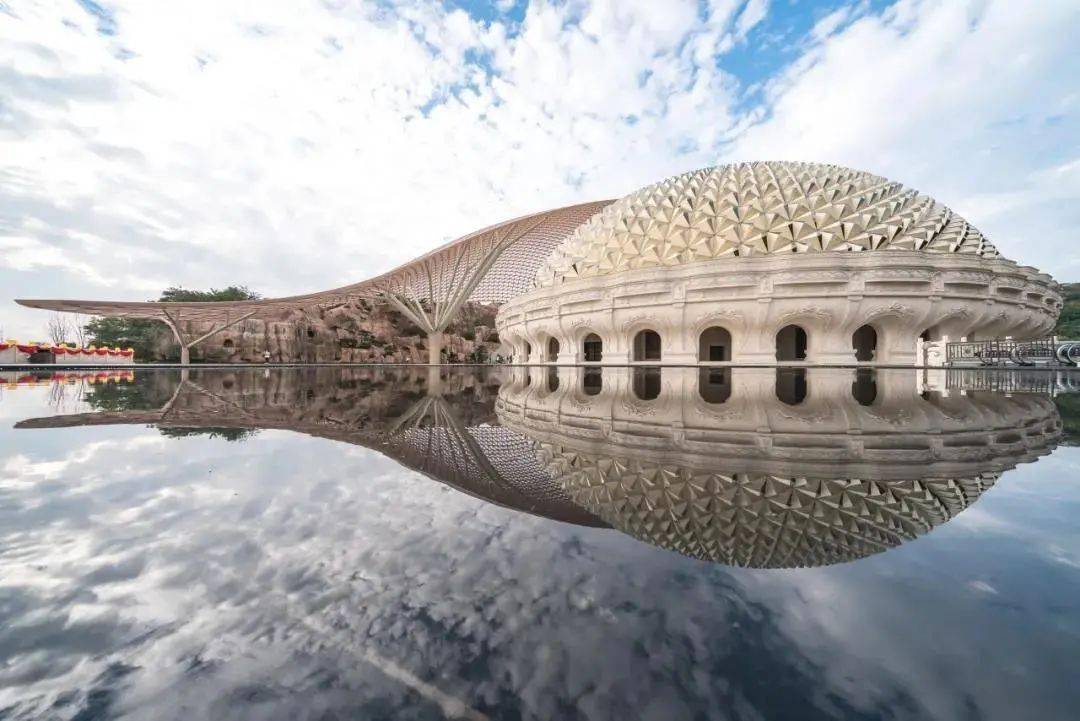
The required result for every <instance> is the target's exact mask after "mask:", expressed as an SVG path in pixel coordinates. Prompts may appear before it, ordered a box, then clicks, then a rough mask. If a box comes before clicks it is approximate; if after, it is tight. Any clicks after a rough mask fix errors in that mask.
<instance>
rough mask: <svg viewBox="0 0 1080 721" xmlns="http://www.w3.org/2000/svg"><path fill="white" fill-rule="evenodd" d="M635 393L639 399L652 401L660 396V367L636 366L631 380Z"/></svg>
mask: <svg viewBox="0 0 1080 721" xmlns="http://www.w3.org/2000/svg"><path fill="white" fill-rule="evenodd" d="M631 386H633V389H634V395H635V396H636V397H637V398H638V400H642V401H651V400H653V399H655V398H659V397H660V369H659V368H635V369H634V377H633V379H632V381H631Z"/></svg>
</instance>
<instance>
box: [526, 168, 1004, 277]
mask: <svg viewBox="0 0 1080 721" xmlns="http://www.w3.org/2000/svg"><path fill="white" fill-rule="evenodd" d="M875 250H908V251H922V252H927V253H961V254H970V255H978V256H983V257H988V258H996V257H999V254H998V251H997V249H996V248H994V246H993V245H991V244H990V242H989V241H988V240H987V239H986V238H985V237H983V235H982V233H980V232H979V231H978V230H977V229H975V228H974V227H973V226H971V225H970V224H969V223H968V222H967V221H966V220H964V219H963V218H962V217H960V216H959V215H957V214H956V213H954V212H953V211H951V210H950V209H949V208H947V207H946V206H944V205H942V204H941V203H939V202H937V201H935V200H933V199H932V198H929V197H927V196H925V195H922V194H920V193H918V192H916V191H914V190H911V189H910V188H906V187H905V186H903V185H901V184H900V183H895V182H892V181H889V180H886V179H885V178H882V177H880V176H877V175H872V174H870V173H864V172H861V171H858V170H852V169H850V168H845V167H842V166H838V165H825V164H820V163H801V162H756V163H735V164H731V165H721V166H717V167H714V168H704V169H702V170H696V171H693V172H689V173H684V174H682V175H676V176H673V177H670V178H667V179H666V180H662V181H660V182H659V183H654V184H653V185H649V186H646V187H644V188H642V189H640V190H638V191H636V192H634V193H631V194H630V195H627V196H626V197H624V198H622V199H620V200H617V201H616V202H614V203H612V204H610V205H608V206H606V207H605V208H604V209H603V210H601V211H600V212H599V213H597V214H596V215H594V216H593V217H592V218H591V219H589V221H588V222H586V223H584V224H583V225H581V226H580V227H579V228H577V230H575V231H574V233H573V234H572V235H570V236H569V237H568V238H567V239H566V240H565V241H564V242H563V243H562V244H561V245H559V247H558V248H556V249H555V250H554V251H553V252H552V254H551V256H550V257H549V258H548V259H547V261H546V262H545V263H544V264H543V265H541V266H540V268H539V270H538V271H537V273H536V278H535V280H534V286H540V287H543V286H550V285H554V284H557V283H560V282H562V281H564V280H572V279H574V278H586V277H592V276H600V275H609V274H612V273H619V272H622V271H625V270H634V269H637V268H649V267H657V266H675V265H682V264H684V263H693V262H695V261H702V260H715V259H718V258H728V257H730V258H736V257H752V256H760V255H769V254H778V253H814V252H835V251H839V252H861V251H875Z"/></svg>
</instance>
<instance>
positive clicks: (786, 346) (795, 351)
mask: <svg viewBox="0 0 1080 721" xmlns="http://www.w3.org/2000/svg"><path fill="white" fill-rule="evenodd" d="M807 340H808V339H807V337H806V331H805V330H803V328H802V327H800V326H797V325H789V326H785V327H784V328H782V329H781V330H780V332H779V333H777V334H776V360H778V361H802V360H806V349H807V345H808V344H807Z"/></svg>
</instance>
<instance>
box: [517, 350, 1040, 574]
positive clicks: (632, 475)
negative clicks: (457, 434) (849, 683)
mask: <svg viewBox="0 0 1080 721" xmlns="http://www.w3.org/2000/svg"><path fill="white" fill-rule="evenodd" d="M564 372H565V374H566V376H567V378H566V379H564V382H563V384H562V385H563V386H564V387H565V388H566V389H567V390H566V391H565V392H564V393H562V394H561V395H546V396H544V397H539V396H538V395H536V394H533V393H530V392H529V389H528V388H527V387H525V386H522V385H520V384H516V383H514V382H510V383H507V384H505V385H504V386H503V387H502V389H501V390H500V393H499V405H498V408H497V411H498V415H499V422H500V423H501V424H502V425H504V426H507V427H510V428H513V429H514V430H516V431H518V432H519V433H521V434H522V435H525V436H529V437H530V438H532V439H533V441H534V444H533V449H534V453H535V454H536V455H537V457H538V458H539V459H540V460H541V463H542V464H543V465H544V466H545V467H546V468H547V469H548V472H549V474H550V475H551V477H552V478H554V479H555V480H556V481H557V482H558V483H559V485H560V486H561V487H562V488H564V489H565V490H566V491H567V493H568V494H569V495H570V497H571V499H572V500H573V501H574V502H575V503H578V504H579V505H581V507H582V508H584V509H586V510H588V511H589V512H590V513H592V514H594V515H595V516H597V517H598V518H600V519H602V520H603V521H604V522H606V523H607V524H609V525H611V526H612V527H613V528H616V529H618V530H620V531H622V532H624V533H626V534H628V535H631V536H633V537H634V538H637V539H639V540H641V541H644V542H646V543H650V544H653V545H656V546H659V547H661V548H665V549H669V550H672V551H676V552H678V553H682V554H684V555H687V556H692V557H695V558H699V559H704V560H708V561H714V562H718V563H724V564H729V565H734V566H746V567H753V568H792V567H805V566H821V565H828V564H833V563H839V562H844V561H850V560H854V559H858V558H863V557H865V556H868V555H871V554H874V553H878V552H880V551H884V550H886V549H889V548H892V547H894V546H897V545H900V544H901V543H904V542H905V541H908V540H911V539H913V538H916V537H917V536H920V535H922V534H924V533H927V532H928V531H930V530H931V529H933V528H934V527H936V526H938V525H940V524H942V523H944V522H946V521H948V520H949V519H950V518H952V517H953V516H955V515H956V514H957V513H960V512H961V511H963V510H964V509H965V508H967V507H968V506H969V505H971V504H972V503H974V502H975V501H976V500H978V498H979V497H980V496H981V495H982V493H983V492H985V491H986V490H987V489H988V488H990V487H991V486H992V485H993V484H994V482H995V481H996V480H997V479H998V477H999V476H1000V474H1001V473H1002V472H1003V471H1004V470H1007V469H1009V468H1012V467H1013V466H1015V465H1016V464H1017V463H1022V462H1026V461H1030V460H1033V459H1034V458H1036V457H1038V456H1039V455H1042V454H1044V453H1046V452H1048V451H1049V450H1051V449H1052V448H1053V447H1054V445H1055V444H1056V441H1057V438H1058V436H1059V435H1060V419H1059V417H1058V414H1057V410H1056V408H1055V406H1054V404H1053V402H1052V401H1051V400H1050V399H1049V398H1047V397H1043V396H1038V395H1017V396H1011V397H1010V396H1006V395H1002V394H990V393H974V394H963V395H962V394H959V393H957V394H953V395H943V394H935V393H930V394H926V395H925V396H923V395H921V394H920V393H919V392H917V389H916V387H915V379H916V376H915V374H913V373H911V372H907V371H897V372H890V371H877V372H867V371H865V370H860V371H858V372H850V371H837V370H825V369H798V370H788V369H746V368H736V369H724V370H723V371H722V372H723V373H726V374H728V375H727V376H726V377H725V378H723V379H722V382H718V380H721V379H715V378H713V377H712V374H713V372H714V370H713V369H701V370H699V369H690V368H686V369H683V368H665V369H663V370H662V371H660V370H659V369H629V370H614V369H613V370H610V371H607V372H606V377H605V385H604V392H603V394H602V397H595V398H594V397H587V396H586V395H585V394H583V393H579V392H575V391H574V390H573V388H574V383H573V378H572V376H573V375H574V374H575V373H578V372H579V371H577V370H576V369H565V370H564ZM645 373H648V374H649V375H648V376H647V377H648V378H649V382H650V383H652V384H653V385H654V386H655V387H656V388H658V389H659V391H658V392H657V393H656V395H655V396H653V397H652V398H651V399H650V403H649V404H642V403H640V397H641V396H640V394H639V393H638V389H639V387H640V386H641V385H642V383H643V381H642V376H644V374H645ZM725 384H726V386H727V388H726V389H724V391H723V392H717V390H716V386H720V385H725ZM578 385H579V386H580V385H581V384H580V383H579V384H578Z"/></svg>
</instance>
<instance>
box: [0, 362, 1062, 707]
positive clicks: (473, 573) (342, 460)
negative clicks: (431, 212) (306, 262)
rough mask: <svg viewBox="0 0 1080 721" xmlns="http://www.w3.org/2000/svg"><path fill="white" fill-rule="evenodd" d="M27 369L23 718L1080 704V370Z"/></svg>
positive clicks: (16, 408) (7, 534)
mask: <svg viewBox="0 0 1080 721" xmlns="http://www.w3.org/2000/svg"><path fill="white" fill-rule="evenodd" d="M1033 378H1034V380H1033ZM4 380H6V381H8V383H7V386H6V387H5V388H4V389H3V390H2V396H0V467H2V469H3V473H2V476H0V719H31V718H33V719H38V718H47V719H52V718H55V719H111V718H130V719H353V718H362V719H382V718H386V719H391V718H392V719H429V718H431V719H437V718H465V719H518V718H527V719H555V718H566V719H637V718H641V719H658V720H659V719H683V718H685V719H832V718H845V719H847V718H852V719H925V718H935V719H1009V720H1012V719H1074V718H1077V713H1078V711H1077V709H1078V708H1080V685H1078V684H1077V682H1076V679H1077V678H1078V677H1080V673H1078V672H1080V660H1078V659H1080V521H1078V520H1077V519H1078V518H1080V448H1078V447H1077V444H1078V442H1080V433H1078V429H1080V395H1071V394H1068V393H1063V392H1062V391H1067V390H1069V389H1070V386H1080V379H1078V378H1073V379H1069V378H1067V377H1061V376H1058V377H1051V376H1048V375H1041V376H1024V377H1020V376H1015V375H1005V374H1001V375H992V374H989V375H988V374H986V373H973V374H968V375H963V374H956V375H951V376H949V377H945V376H940V377H937V378H927V377H926V376H925V375H920V374H917V373H914V372H905V371H878V372H860V373H854V372H850V371H844V370H810V371H805V372H803V371H774V370H761V369H706V370H700V371H699V370H698V369H664V370H663V372H662V373H661V372H658V371H644V370H641V371H631V370H629V369H608V370H605V371H603V372H601V371H599V370H592V371H585V370H583V369H576V368H571V369H561V370H555V369H547V368H532V369H522V368H517V369H509V368H490V369H480V370H476V369H459V370H443V371H442V372H441V373H440V372H438V371H429V370H427V369H420V370H401V369H397V370H389V369H384V370H377V369H330V368H320V369H291V370H262V369H258V370H245V371H239V372H234V371H219V370H204V371H198V370H195V371H192V372H190V374H187V375H185V376H183V377H181V375H180V373H179V372H178V371H149V370H148V371H138V372H136V373H131V372H118V373H114V374H112V375H111V376H104V375H102V376H94V375H93V374H82V375H80V374H75V375H70V376H67V377H62V378H50V377H49V376H48V374H44V375H42V376H40V377H39V379H38V380H37V381H36V382H35V379H34V378H33V377H32V376H30V375H26V374H22V375H18V374H4ZM985 388H1005V389H1007V390H1009V391H1010V392H1009V393H1004V392H999V391H990V390H980V389H985Z"/></svg>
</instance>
